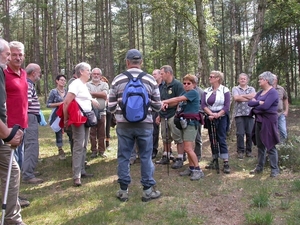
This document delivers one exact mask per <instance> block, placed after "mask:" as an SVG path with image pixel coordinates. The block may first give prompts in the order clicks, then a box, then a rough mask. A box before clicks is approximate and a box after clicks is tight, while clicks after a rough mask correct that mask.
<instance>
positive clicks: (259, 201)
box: [252, 186, 270, 208]
mask: <svg viewBox="0 0 300 225" xmlns="http://www.w3.org/2000/svg"><path fill="white" fill-rule="evenodd" d="M252 203H253V205H254V206H255V207H258V208H264V207H267V206H269V203H270V193H269V190H268V188H267V187H265V186H262V187H261V188H260V189H259V190H258V192H257V193H255V195H254V196H253V198H252Z"/></svg>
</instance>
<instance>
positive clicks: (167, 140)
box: [165, 117, 170, 176]
mask: <svg viewBox="0 0 300 225" xmlns="http://www.w3.org/2000/svg"><path fill="white" fill-rule="evenodd" d="M165 127H166V142H167V144H166V146H167V147H166V148H167V149H166V151H167V160H168V163H167V170H168V176H169V170H170V168H169V167H170V165H169V164H170V160H169V134H168V118H167V117H165Z"/></svg>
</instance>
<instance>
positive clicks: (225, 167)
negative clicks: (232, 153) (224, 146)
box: [223, 161, 230, 174]
mask: <svg viewBox="0 0 300 225" xmlns="http://www.w3.org/2000/svg"><path fill="white" fill-rule="evenodd" d="M223 172H224V173H227V174H228V173H230V168H229V163H228V162H227V161H226V162H224V166H223Z"/></svg>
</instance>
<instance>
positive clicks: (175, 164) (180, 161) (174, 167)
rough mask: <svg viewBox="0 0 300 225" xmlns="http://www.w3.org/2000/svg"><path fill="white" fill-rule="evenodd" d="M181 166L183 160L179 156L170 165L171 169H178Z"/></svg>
mask: <svg viewBox="0 0 300 225" xmlns="http://www.w3.org/2000/svg"><path fill="white" fill-rule="evenodd" d="M182 166H183V160H182V159H181V158H177V159H176V161H175V162H174V163H173V165H172V166H171V168H172V169H179V168H181V167H182Z"/></svg>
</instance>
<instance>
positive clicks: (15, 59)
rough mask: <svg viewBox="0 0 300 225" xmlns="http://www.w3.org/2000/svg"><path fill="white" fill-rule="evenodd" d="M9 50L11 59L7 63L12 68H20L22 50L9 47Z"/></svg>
mask: <svg viewBox="0 0 300 225" xmlns="http://www.w3.org/2000/svg"><path fill="white" fill-rule="evenodd" d="M10 52H11V60H10V62H9V65H10V66H11V67H13V68H17V69H20V68H21V66H22V64H23V62H24V59H25V54H24V52H22V51H21V50H20V49H17V48H11V49H10Z"/></svg>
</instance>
